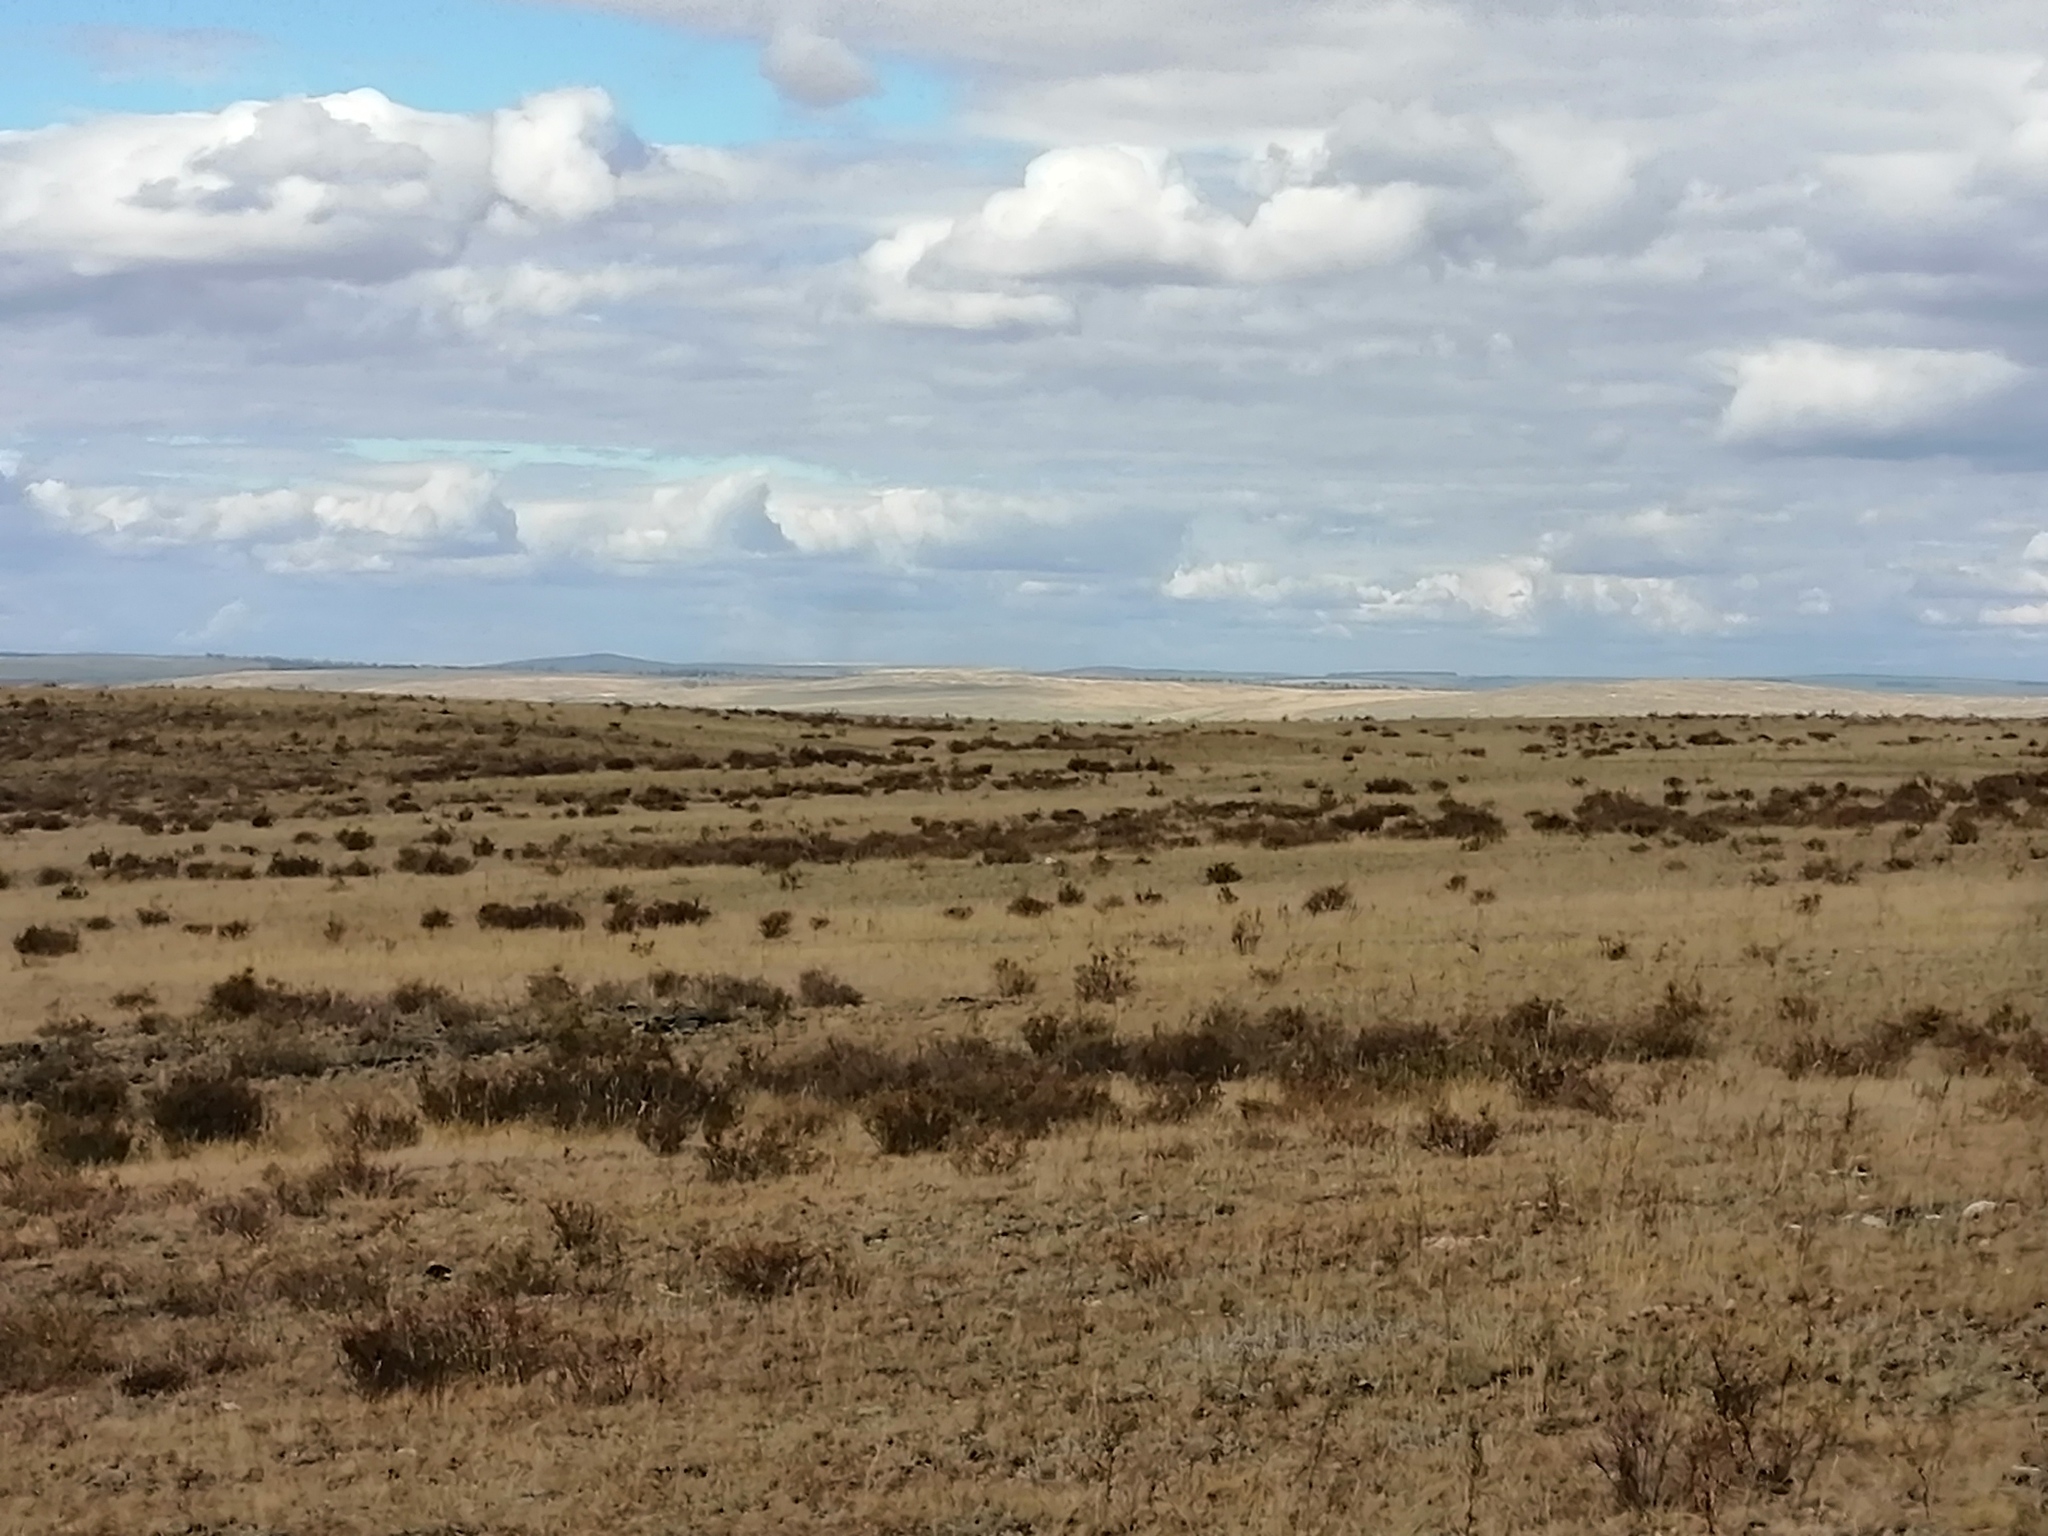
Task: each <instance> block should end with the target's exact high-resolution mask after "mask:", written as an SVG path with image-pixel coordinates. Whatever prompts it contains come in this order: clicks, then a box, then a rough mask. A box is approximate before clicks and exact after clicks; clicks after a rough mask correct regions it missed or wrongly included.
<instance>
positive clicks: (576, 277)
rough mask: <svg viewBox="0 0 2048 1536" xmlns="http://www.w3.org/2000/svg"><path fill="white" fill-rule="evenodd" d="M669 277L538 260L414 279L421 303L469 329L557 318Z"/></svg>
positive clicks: (654, 286) (615, 266) (644, 290)
mask: <svg viewBox="0 0 2048 1536" xmlns="http://www.w3.org/2000/svg"><path fill="white" fill-rule="evenodd" d="M670 280H671V279H670V275H669V274H668V273H666V272H664V271H662V270H660V269H657V268H648V267H634V266H628V265H624V264H622V263H617V262H612V263H607V264H606V265H604V266H601V267H595V268H590V269H587V270H583V271H576V270H573V269H565V268H562V267H555V266H548V265H544V264H542V263H539V262H531V261H522V262H515V263H513V264H512V265H510V266H505V267H474V266H457V267H443V268H441V269H440V270H438V271H433V272H428V273H424V274H422V275H421V276H420V278H419V279H418V292H419V295H420V301H421V303H422V305H423V306H424V307H425V308H427V309H429V310H431V311H433V312H435V313H438V314H442V315H445V316H446V317H447V318H448V319H450V320H452V321H453V322H454V323H455V324H457V325H458V326H461V327H462V328H464V329H466V330H470V331H488V330H491V329H493V328H495V327H496V326H498V325H499V323H500V322H502V321H504V320H507V319H542V320H557V319H561V318H562V317H564V316H568V315H578V314H584V313H587V312H588V311H590V310H591V309H593V308H596V307H600V306H603V305H606V304H611V303H616V302H618V301H620V300H623V299H631V298H637V297H639V296H641V295H643V294H648V293H653V292H656V291H658V290H659V289H660V288H662V287H663V286H664V285H666V284H667V283H668V282H669V281H670Z"/></svg>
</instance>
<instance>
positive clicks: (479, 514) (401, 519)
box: [23, 464, 517, 571]
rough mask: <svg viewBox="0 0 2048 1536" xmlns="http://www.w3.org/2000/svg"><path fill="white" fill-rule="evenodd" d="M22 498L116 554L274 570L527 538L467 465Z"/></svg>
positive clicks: (372, 564)
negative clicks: (182, 489)
mask: <svg viewBox="0 0 2048 1536" xmlns="http://www.w3.org/2000/svg"><path fill="white" fill-rule="evenodd" d="M23 497H24V499H25V500H26V501H27V503H28V505H29V506H30V507H31V508H33V509H34V510H35V511H36V512H38V513H40V514H41V515H42V517H43V519H44V520H45V521H46V522H47V523H48V524H50V525H51V526H52V527H54V528H57V529H59V530H60V531H62V532H65V533H69V534H72V535H74V536H76V537H79V538H83V539H88V540H91V541H92V542H93V543H95V544H98V545H101V546H102V547H104V548H107V549H111V550H118V551H121V552H123V553H130V554H139V553H147V552H150V551H153V550H163V549H172V548H180V547H187V546H193V545H230V546H242V547H245V548H248V549H249V550H251V551H252V552H253V553H255V554H256V555H257V556H258V557H259V559H260V560H261V562H262V563H263V564H264V565H266V566H268V567H269V568H271V569H274V570H307V571H311V570H362V571H371V570H389V569H392V568H393V567H394V566H395V565H396V564H398V563H399V562H401V561H404V560H419V559H431V558H465V557H467V558H474V557H476V556H479V555H488V554H499V553H504V552H506V551H508V550H509V549H511V548H513V547H514V546H515V544H516V541H517V527H516V523H515V520H514V517H513V514H512V512H511V510H510V509H509V508H508V507H506V506H505V504H504V503H503V502H502V501H500V500H499V499H498V495H497V482H496V480H495V478H494V477H493V476H491V475H490V474H488V473H486V472H485V471H482V470H479V469H476V468H473V467H471V466H469V465H462V464H439V465H427V466H394V467H393V468H392V469H391V470H390V471H388V472H387V473H385V474H384V475H383V476H381V477H380V478H379V479H378V480H375V481H372V482H370V483H358V484H353V485H345V484H343V485H330V486H325V487H321V488H318V489H280V490H270V491H238V492H232V493H229V494H227V495H215V496H195V495H166V494H160V493H155V492H150V491H144V490H138V489H136V488H134V487H81V486H75V485H70V484H67V483H66V482H64V481H62V480H56V479H43V480H35V481H31V482H30V483H29V484H28V485H26V486H25V487H24V488H23Z"/></svg>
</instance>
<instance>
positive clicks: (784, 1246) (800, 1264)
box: [705, 1237, 828, 1301]
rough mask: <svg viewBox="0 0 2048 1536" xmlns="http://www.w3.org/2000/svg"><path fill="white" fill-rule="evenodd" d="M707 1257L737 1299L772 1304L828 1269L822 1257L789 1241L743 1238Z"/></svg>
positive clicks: (726, 1288)
mask: <svg viewBox="0 0 2048 1536" xmlns="http://www.w3.org/2000/svg"><path fill="white" fill-rule="evenodd" d="M705 1257H706V1258H707V1259H708V1260H709V1261H710V1263H711V1268H712V1271H713V1273H715V1274H716V1275H717V1276H718V1283H719V1285H720V1286H721V1287H722V1288H723V1289H724V1290H725V1291H727V1292H728V1293H729V1294H731V1295H734V1296H744V1297H747V1298H748V1299H749V1300H752V1301H770V1300H773V1299H774V1298H775V1297H777V1296H787V1295H789V1294H790V1293H791V1292H792V1291H794V1290H796V1288H797V1287H798V1286H801V1285H804V1284H807V1283H809V1282H811V1281H813V1280H815V1279H817V1278H819V1277H820V1275H821V1274H822V1273H823V1272H824V1271H825V1270H826V1269H827V1267H828V1266H827V1265H826V1264H825V1263H824V1262H823V1259H822V1256H821V1255H819V1254H817V1253H814V1252H813V1251H812V1250H811V1249H809V1248H806V1247H805V1246H804V1245H803V1244H801V1243H798V1242H793V1241H791V1240H789V1239H787V1238H772V1237H770V1238H762V1237H753V1238H744V1239H741V1240H740V1241H738V1242H731V1243H721V1244H720V1245H719V1246H717V1247H715V1248H713V1249H711V1250H710V1251H709V1252H708V1253H707V1254H706V1255H705Z"/></svg>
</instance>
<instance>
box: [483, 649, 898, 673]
mask: <svg viewBox="0 0 2048 1536" xmlns="http://www.w3.org/2000/svg"><path fill="white" fill-rule="evenodd" d="M445 670H448V671H478V672H529V673H536V674H539V675H542V676H547V677H556V676H563V677H852V676H855V675H857V674H858V673H860V672H863V671H865V670H867V669H866V668H863V667H846V666H833V665H830V664H826V663H822V662H821V663H818V664H815V665H806V664H775V663H760V664H755V663H748V662H697V661H649V660H647V659H646V658H645V657H642V656H621V655H619V654H618V653H617V652H616V651H593V652H592V653H590V654H589V655H587V656H536V657H533V658H531V659H529V660H526V661H494V662H491V663H490V664H489V665H487V666H483V667H476V668H454V667H451V668H447V669H445Z"/></svg>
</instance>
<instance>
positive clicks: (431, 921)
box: [420, 907, 455, 933]
mask: <svg viewBox="0 0 2048 1536" xmlns="http://www.w3.org/2000/svg"><path fill="white" fill-rule="evenodd" d="M420 926H421V927H422V928H424V929H426V931H427V932H428V933H439V932H440V931H441V930H442V929H443V928H453V927H454V926H455V915H454V914H453V913H451V912H450V911H449V910H448V909H447V908H446V907H429V908H427V910H426V911H424V912H422V913H421V914H420Z"/></svg>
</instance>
